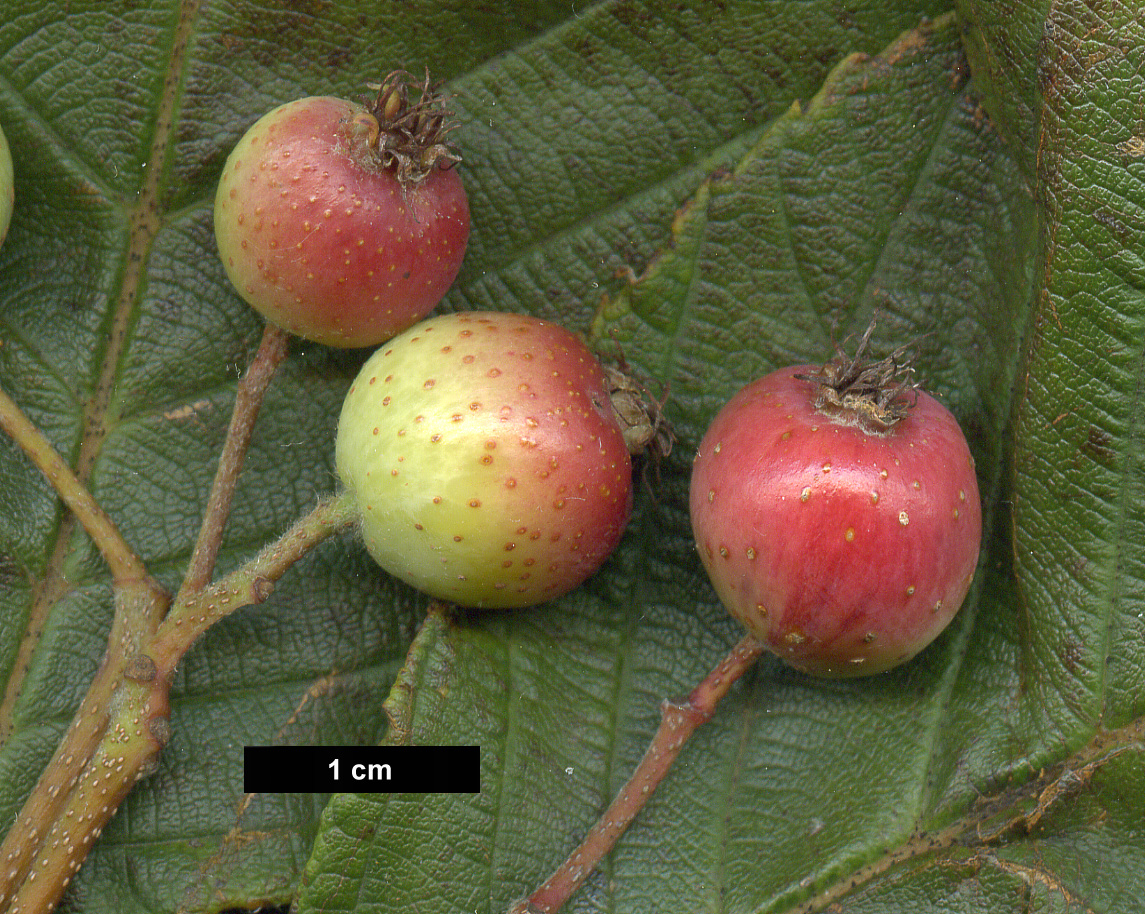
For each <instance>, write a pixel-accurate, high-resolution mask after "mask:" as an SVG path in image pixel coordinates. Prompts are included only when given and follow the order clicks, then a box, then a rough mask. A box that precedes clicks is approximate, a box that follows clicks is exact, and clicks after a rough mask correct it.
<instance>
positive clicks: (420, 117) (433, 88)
mask: <svg viewBox="0 0 1145 914" xmlns="http://www.w3.org/2000/svg"><path fill="white" fill-rule="evenodd" d="M411 87H413V81H412V78H411V77H410V74H409V73H407V72H406V71H405V70H394V71H393V72H392V73H390V74H389V75H388V76H387V77H386V78H385V79H384V80H383V81H382V83H381V84H380V85H376V86H375V85H371V86H369V88H371V89H376V90H377V95H376V96H375V97H374V98H372V99H368V100H366V101H365V107H366V110H367V111H369V112H370V114H371V115H372V116H373V118H374V119H375V120H376V121H377V125H376V132H375V125H374V124H367V125H366V126H367V129H368V131H369V143H370V146H371V147H372V148H373V149H374V150H375V151H376V153H377V155H378V157H379V159H380V160H381V164H382V167H383V168H389V169H393V171H394V172H395V173H396V174H397V177H398V181H399V182H401V185H402V187H404V188H407V189H408V188H410V187H413V186H415V185H417V184H420V183H421V182H422V181H424V180H425V179H426V178H428V177H429V176H430V174H432V173H433V170H434V169H436V168H452V167H453V166H454V165H456V164H457V163H458V162H460V161H461V156H460V155H459V154H458V152H457V150H456V149H455V148H454V147H453V146H452V145H450V143H449V142H448V141H447V139H446V138H447V136H448V134H449V133H450V132H452V131H453V130H454V128H455V127H456V126H457V125H456V124H452V123H450V122H449V118H450V117H451V116H452V114H453V112H452V111H449V110H447V109H446V108H445V105H444V97H443V96H442V95H441V92H440V90H441V83H440V82H436V83H435V82H431V81H430V78H429V71H428V70H427V71H426V74H425V80H424V81H423V82H422V83H421V85H420V86H417V87H416V88H415V89H414V90H413V92H412V93H411ZM415 94H416V99H415V98H414V97H413V96H414V95H415Z"/></svg>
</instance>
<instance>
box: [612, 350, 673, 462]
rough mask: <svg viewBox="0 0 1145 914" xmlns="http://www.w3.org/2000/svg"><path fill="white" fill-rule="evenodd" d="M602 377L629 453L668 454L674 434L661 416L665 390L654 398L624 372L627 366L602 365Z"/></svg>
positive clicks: (663, 455) (663, 456) (659, 455)
mask: <svg viewBox="0 0 1145 914" xmlns="http://www.w3.org/2000/svg"><path fill="white" fill-rule="evenodd" d="M603 368H604V376H605V380H606V381H607V382H608V392H609V396H610V398H611V400H612V413H613V415H614V416H615V417H616V423H617V425H619V426H620V431H621V432H622V433H623V435H624V443H625V444H626V445H628V453H629V454H631V455H632V456H634V457H635V456H636V455H638V454H643V453H650V454H651V455H652V456H653V457H654V458H656V459H663V458H665V457H667V456H668V455H669V454H670V453H672V442H673V441H675V440H676V436H675V435H674V434H673V432H672V427H671V426H670V425H669V424H668V420H667V419H665V418H664V403H665V402H666V401H667V399H668V396H667V393H665V395H664V396H663V397H662V398H661V399H659V400H657V399H656V398H655V397H653V396H652V394H651V393H650V392H649V390H648V388H647V387H645V386H644V385H643V384H641V383H640V382H639V381H637V380H636V379H635V378H633V377H632V376H631V375H629V374H627V373H626V372H625V370H624V369H627V368H628V366H627V365H625V364H623V361H622V364H621V367H620V368H613V367H612V366H610V365H604V366H603Z"/></svg>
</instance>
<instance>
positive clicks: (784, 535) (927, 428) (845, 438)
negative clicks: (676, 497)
mask: <svg viewBox="0 0 1145 914" xmlns="http://www.w3.org/2000/svg"><path fill="white" fill-rule="evenodd" d="M815 370H816V367H815V366H809V365H800V366H795V367H791V368H784V369H781V370H779V371H776V372H773V373H772V374H769V375H767V376H765V377H763V378H760V379H759V380H757V381H755V382H753V383H752V384H749V385H748V386H747V387H746V388H744V389H743V390H741V391H740V392H739V393H738V394H736V395H735V396H734V397H733V398H732V399H731V400H730V401H729V402H728V403H727V404H726V406H725V407H724V408H723V410H721V412H720V413H719V414H718V415H717V416H716V418H715V421H714V422H713V423H712V424H711V426H710V427H709V429H708V431H707V433H706V434H705V436H704V439H703V441H702V442H701V444H700V448H699V451H698V453H697V454H696V459H695V464H694V467H693V473H692V484H691V493H690V508H691V516H692V528H693V532H694V535H695V539H696V544H697V548H698V549H699V553H700V558H701V560H702V561H703V563H704V567H705V568H706V569H707V571H708V574H709V576H710V577H711V580H712V584H713V585H714V587H715V589H716V593H717V594H718V595H719V597H720V600H721V601H722V602H723V603H724V605H725V606H726V607H727V608H728V610H729V611H730V612H731V614H732V615H733V616H735V617H736V618H737V619H739V620H740V622H742V623H743V624H744V625H745V626H746V627H747V629H748V631H749V632H751V633H752V634H753V635H754V636H755V637H756V638H758V639H760V640H761V641H762V642H764V643H765V644H766V645H767V646H768V648H769V649H770V650H772V651H773V652H774V653H776V654H777V655H778V656H780V657H782V658H783V659H784V660H786V661H787V662H788V663H789V664H791V665H792V666H793V667H795V668H797V669H799V670H803V671H805V672H807V673H811V674H814V675H817V676H828V677H839V678H841V677H850V676H861V675H866V674H871V673H879V672H882V671H884V670H887V669H890V668H891V667H894V666H897V665H898V664H900V663H903V662H904V661H906V660H908V659H909V658H911V657H913V656H914V655H915V654H916V653H918V652H919V651H920V650H922V649H923V648H924V647H926V646H927V645H928V644H930V642H931V641H933V640H934V639H935V638H936V637H937V636H938V634H939V633H940V632H941V631H942V630H943V629H944V628H946V626H947V625H948V624H949V622H950V620H951V619H952V618H953V617H954V614H955V613H956V612H957V611H958V609H959V607H961V605H962V602H963V600H964V599H965V597H966V593H967V591H968V590H969V587H970V583H971V581H972V580H973V576H974V570H975V566H976V565H977V562H978V550H979V545H980V541H981V538H982V515H981V506H980V503H979V498H978V485H977V481H976V478H975V473H974V460H973V458H972V457H971V455H970V451H969V448H968V447H967V444H966V439H965V437H964V436H963V434H962V431H961V429H960V428H959V427H958V423H957V421H956V420H955V419H954V417H953V416H952V415H951V414H950V412H949V411H948V410H947V409H946V408H945V407H943V406H942V405H941V404H940V403H939V402H938V401H937V400H935V399H934V398H933V397H931V396H929V395H928V394H926V393H923V392H921V391H919V392H918V400H917V403H916V404H915V406H914V408H913V409H911V410H910V412H909V413H908V415H907V417H906V418H905V419H903V420H901V421H900V422H898V423H897V424H895V425H894V426H892V427H891V429H890V430H889V431H887V432H886V433H885V434H879V435H876V434H871V433H869V432H867V431H864V430H863V429H862V428H860V427H858V426H857V425H854V424H843V423H841V422H840V421H838V420H834V419H832V418H831V417H829V416H827V415H826V414H823V413H821V412H819V411H817V410H816V409H815V406H814V401H815V395H816V389H815V386H814V384H813V383H812V382H809V381H804V380H799V379H797V378H796V377H795V375H797V374H811V373H813V372H814V371H815Z"/></svg>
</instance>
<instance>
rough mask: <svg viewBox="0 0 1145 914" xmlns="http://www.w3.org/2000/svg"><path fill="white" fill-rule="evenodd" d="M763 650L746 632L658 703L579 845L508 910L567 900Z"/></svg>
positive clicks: (538, 913)
mask: <svg viewBox="0 0 1145 914" xmlns="http://www.w3.org/2000/svg"><path fill="white" fill-rule="evenodd" d="M764 649H765V648H764V645H763V643H762V642H760V641H757V640H756V639H755V638H753V637H752V636H751V635H746V636H745V637H744V638H743V639H742V640H741V641H740V642H739V643H738V644H737V645H736V646H735V647H733V648H732V649H731V651H730V652H729V653H728V655H727V656H726V657H724V659H723V660H721V661H720V663H719V665H717V666H716V668H715V669H714V670H712V671H711V672H710V673H708V675H707V676H706V677H704V679H703V681H702V682H701V683H700V684H699V685H697V686H696V687H695V688H694V689H693V690H692V693H691V694H690V695H689V696H688V700H687V701H685V702H675V701H665V702H664V703H663V704H662V705H661V706H660V714H661V718H660V726H659V728H658V729H657V730H656V735H655V736H653V737H652V742H651V743H650V744H649V746H648V749H647V751H646V752H645V753H644V758H642V759H641V760H640V764H639V765H637V766H636V770H635V771H634V772H633V773H632V777H630V778H629V779H628V783H626V784H625V785H624V787H622V788H621V790H620V793H619V794H618V795H617V797H616V799H615V800H613V801H612V805H610V806H609V807H608V809H607V810H605V812H604V815H603V816H601V817H600V819H599V820H598V821H597V823H596V824H595V825H594V826H593V827H592V828H591V829H590V830H589V832H588V834H587V835H586V836H585V839H584V841H583V842H581V844H580V846H579V847H578V848H577V849H576V850H574V851H573V852H572V853H571V854H570V855H569V857H568V859H567V860H565V862H564V863H562V864H561V865H560V867H558V868H557V870H556V872H554V873H553V874H552V875H551V876H550V877H549V878H548V879H546V880H545V881H544V883H543V884H542V885H541V886H540V887H539V888H537V890H536V891H534V892H533V894H531V895H530V896H529V897H528V898H524V899H522V900H520V901H518V902H516V903H515V904H513V906H512V907H510V908H509V914H552V912H554V911H557V910H559V909H560V907H561V906H562V905H563V904H564V903H565V902H566V901H568V899H569V898H570V897H571V895H572V893H573V892H574V891H576V889H577V887H578V886H579V885H580V884H581V882H583V881H584V879H585V877H586V876H588V874H589V873H591V872H592V871H593V870H594V869H596V867H597V866H598V865H599V864H600V861H601V860H603V859H604V856H605V855H606V854H608V853H609V852H610V851H611V850H612V848H613V847H614V846H615V844H616V842H617V840H618V839H619V838H620V836H621V835H622V834H624V831H625V829H627V828H628V826H629V824H630V823H631V822H632V820H633V819H634V818H636V815H637V813H639V812H640V810H641V809H643V808H644V805H645V804H646V803H647V802H648V799H649V798H650V797H651V796H652V794H653V792H654V791H655V790H656V788H657V786H659V784H660V782H661V781H662V780H663V779H664V777H665V775H667V774H668V770H669V769H670V768H671V767H672V763H673V762H674V761H675V760H676V756H678V755H679V754H680V750H681V749H682V748H683V746H684V743H686V742H687V741H688V738H689V737H690V736H691V735H692V734H693V733H694V732H695V731H696V729H697V728H698V727H699V726H700V725H701V724H704V723H707V722H708V721H709V720H711V719H712V716H713V715H714V714H715V711H716V705H718V704H719V702H720V700H721V699H722V698H723V697H724V696H725V695H727V693H728V691H729V690H730V689H731V687H732V685H733V684H734V683H735V682H736V681H737V680H738V679H739V678H740V677H741V676H742V675H743V674H744V673H746V672H747V671H748V670H749V669H751V667H752V665H753V664H754V663H755V661H756V660H757V659H758V658H759V655H760V654H762V653H763V651H764Z"/></svg>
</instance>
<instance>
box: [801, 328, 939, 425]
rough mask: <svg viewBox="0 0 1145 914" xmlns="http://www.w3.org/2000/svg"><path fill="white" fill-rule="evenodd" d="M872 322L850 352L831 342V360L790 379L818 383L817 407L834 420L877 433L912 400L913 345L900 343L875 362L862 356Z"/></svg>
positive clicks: (895, 419) (896, 419) (904, 411)
mask: <svg viewBox="0 0 1145 914" xmlns="http://www.w3.org/2000/svg"><path fill="white" fill-rule="evenodd" d="M876 322H877V317H875V318H871V323H870V325H869V326H868V327H867V329H866V331H864V333H863V336H862V338H861V339H860V340H859V345H858V348H857V349H856V350H855V354H854V356H849V355H847V352H846V350H845V349H844V348H843V346H842V345H840V344H839V343H836V344H835V357H834V358H833V359H831V360H830V361H828V362H826V363H824V365H823V367H822V368H820V369H819V370H818V371H816V372H815V373H813V374H800V375H796V376H795V377H797V378H799V379H800V380H801V381H810V382H811V383H813V384H815V385H817V391H816V396H815V408H816V409H817V410H819V411H820V412H822V413H824V414H826V415H828V416H830V417H831V418H832V419H834V420H835V421H837V422H842V423H844V424H847V425H857V426H858V427H860V428H862V429H863V430H864V431H865V432H867V433H868V434H872V435H881V434H886V433H887V432H889V431H890V429H891V428H893V427H894V425H895V424H896V423H897V422H899V421H901V420H902V419H905V418H906V416H907V414H908V413H909V412H910V410H911V408H912V407H913V406H914V404H915V400H916V397H915V396H914V393H915V391H916V390H917V389H918V385H917V384H916V383H915V382H914V380H913V376H914V366H913V361H914V346H913V344H907V345H905V346H900V347H899V348H898V349H896V350H894V351H893V352H891V353H890V354H889V355H887V356H885V357H883V358H881V359H878V360H876V361H871V360H869V359H868V358H867V347H868V345H869V344H870V341H871V334H872V333H874V330H875V324H876Z"/></svg>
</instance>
